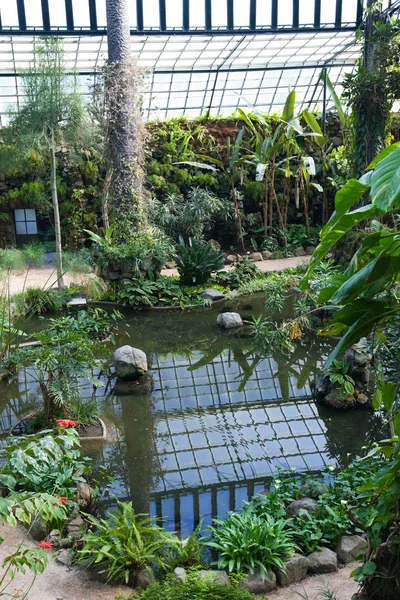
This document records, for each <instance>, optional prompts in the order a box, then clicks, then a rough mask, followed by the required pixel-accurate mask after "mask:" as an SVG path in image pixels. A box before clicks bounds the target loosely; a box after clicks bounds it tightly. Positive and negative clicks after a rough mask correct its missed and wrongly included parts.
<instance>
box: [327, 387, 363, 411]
mask: <svg viewBox="0 0 400 600" xmlns="http://www.w3.org/2000/svg"><path fill="white" fill-rule="evenodd" d="M321 402H322V404H326V405H327V406H331V407H332V408H349V407H350V406H354V402H355V398H354V396H347V397H346V398H343V396H342V393H341V391H340V390H339V389H333V390H332V391H331V392H329V394H327V395H326V396H325V397H324V398H322V399H321Z"/></svg>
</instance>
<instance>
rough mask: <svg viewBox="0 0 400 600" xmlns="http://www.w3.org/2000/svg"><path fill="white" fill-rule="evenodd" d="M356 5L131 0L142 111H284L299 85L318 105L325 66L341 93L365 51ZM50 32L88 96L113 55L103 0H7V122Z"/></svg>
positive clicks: (1, 4) (1, 68)
mask: <svg viewBox="0 0 400 600" xmlns="http://www.w3.org/2000/svg"><path fill="white" fill-rule="evenodd" d="M397 2H398V0H396V1H395V3H394V4H396V3H397ZM389 4H393V2H391V1H390V0H386V5H387V6H389ZM359 5H360V2H359V0H347V1H346V2H344V1H343V0H197V1H193V0H146V1H145V2H143V0H130V1H129V8H130V18H131V23H130V25H131V34H132V35H131V48H132V56H133V57H135V58H137V60H138V63H139V65H140V66H142V67H143V68H145V69H146V72H147V88H146V91H145V95H144V111H145V117H146V118H147V119H154V118H161V119H164V118H168V117H172V116H179V115H188V116H197V115H201V114H204V112H206V111H210V113H211V114H212V115H217V114H230V113H232V112H233V111H234V110H235V108H237V107H238V106H241V107H246V102H248V103H251V104H253V105H255V106H256V107H257V108H258V109H259V110H261V111H265V112H274V111H279V110H280V109H281V108H282V105H283V104H284V101H285V99H286V96H287V92H288V88H289V87H291V88H296V92H297V103H298V107H299V108H300V107H304V106H308V107H310V108H311V109H313V110H316V109H320V108H321V107H322V97H323V90H322V85H321V84H320V75H321V72H322V70H323V69H324V68H327V70H328V74H329V77H330V78H331V80H332V82H333V83H334V84H335V85H337V91H338V93H340V91H341V88H340V82H341V81H342V78H343V74H344V73H345V72H348V71H350V70H352V69H353V68H354V63H355V60H356V58H357V57H358V56H359V52H360V48H359V44H358V43H357V42H356V34H355V31H356V26H357V19H359V17H360V14H361V13H360V9H359ZM22 8H23V10H22ZM46 10H47V13H46ZM140 11H142V12H140ZM254 11H255V12H254ZM46 15H47V16H46ZM185 15H186V16H185ZM170 29H171V31H170ZM44 34H45V35H53V34H55V35H61V36H63V37H64V47H65V58H66V66H67V68H68V69H70V70H71V71H75V72H78V73H79V78H78V80H79V85H80V88H81V91H82V93H83V94H90V90H91V89H92V86H93V82H94V79H95V77H96V73H98V71H99V67H100V66H101V65H102V64H103V63H104V62H105V60H106V57H107V37H106V31H105V0H96V1H95V0H25V2H24V1H23V0H0V119H1V123H3V124H4V123H5V122H6V120H7V117H6V113H7V111H8V110H10V108H11V109H15V108H17V107H18V105H19V103H20V102H21V101H23V89H22V86H21V81H20V78H19V77H18V75H19V74H21V73H23V71H24V70H26V69H27V67H28V66H29V63H30V61H31V59H32V54H33V48H34V44H35V43H37V42H38V39H39V38H38V36H40V35H44Z"/></svg>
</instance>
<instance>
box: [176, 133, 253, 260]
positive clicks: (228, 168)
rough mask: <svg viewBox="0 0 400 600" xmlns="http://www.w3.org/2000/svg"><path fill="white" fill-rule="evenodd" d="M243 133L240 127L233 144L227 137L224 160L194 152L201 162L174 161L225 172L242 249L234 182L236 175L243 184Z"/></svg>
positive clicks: (238, 209)
mask: <svg viewBox="0 0 400 600" xmlns="http://www.w3.org/2000/svg"><path fill="white" fill-rule="evenodd" d="M243 134H244V128H242V129H241V130H240V131H239V133H238V135H237V137H236V140H235V142H234V144H233V145H232V143H231V138H230V137H228V138H227V140H226V153H224V156H225V157H226V158H225V160H223V159H218V158H214V157H212V156H206V155H204V154H196V158H198V159H199V160H200V161H201V162H195V161H181V162H177V163H174V164H176V165H182V164H184V165H191V166H192V167H197V168H199V169H208V170H211V171H214V172H215V171H218V170H221V171H222V172H223V173H224V174H225V176H226V178H227V179H228V181H229V185H230V188H231V194H232V199H233V202H234V205H235V212H236V220H237V226H238V240H239V243H240V245H241V248H242V250H244V240H243V237H244V234H243V227H242V215H241V212H240V206H239V197H238V190H237V187H236V184H237V180H238V176H239V177H240V183H241V184H243V179H244V174H245V169H244V163H245V161H246V157H243V156H240V150H241V146H242V141H243ZM207 163H211V164H207Z"/></svg>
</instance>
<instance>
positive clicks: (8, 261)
mask: <svg viewBox="0 0 400 600" xmlns="http://www.w3.org/2000/svg"><path fill="white" fill-rule="evenodd" d="M25 266H26V259H25V256H24V254H23V252H22V250H18V249H16V248H8V249H6V250H3V249H0V267H1V268H2V269H5V270H7V271H20V270H22V269H24V268H25Z"/></svg>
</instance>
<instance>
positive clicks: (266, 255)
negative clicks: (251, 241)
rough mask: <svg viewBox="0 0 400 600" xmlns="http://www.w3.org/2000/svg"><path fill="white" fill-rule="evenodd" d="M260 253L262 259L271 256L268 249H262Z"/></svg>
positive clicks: (269, 258) (268, 258)
mask: <svg viewBox="0 0 400 600" xmlns="http://www.w3.org/2000/svg"><path fill="white" fill-rule="evenodd" d="M261 255H262V257H263V260H271V258H272V252H270V251H269V250H264V251H263V252H261Z"/></svg>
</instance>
